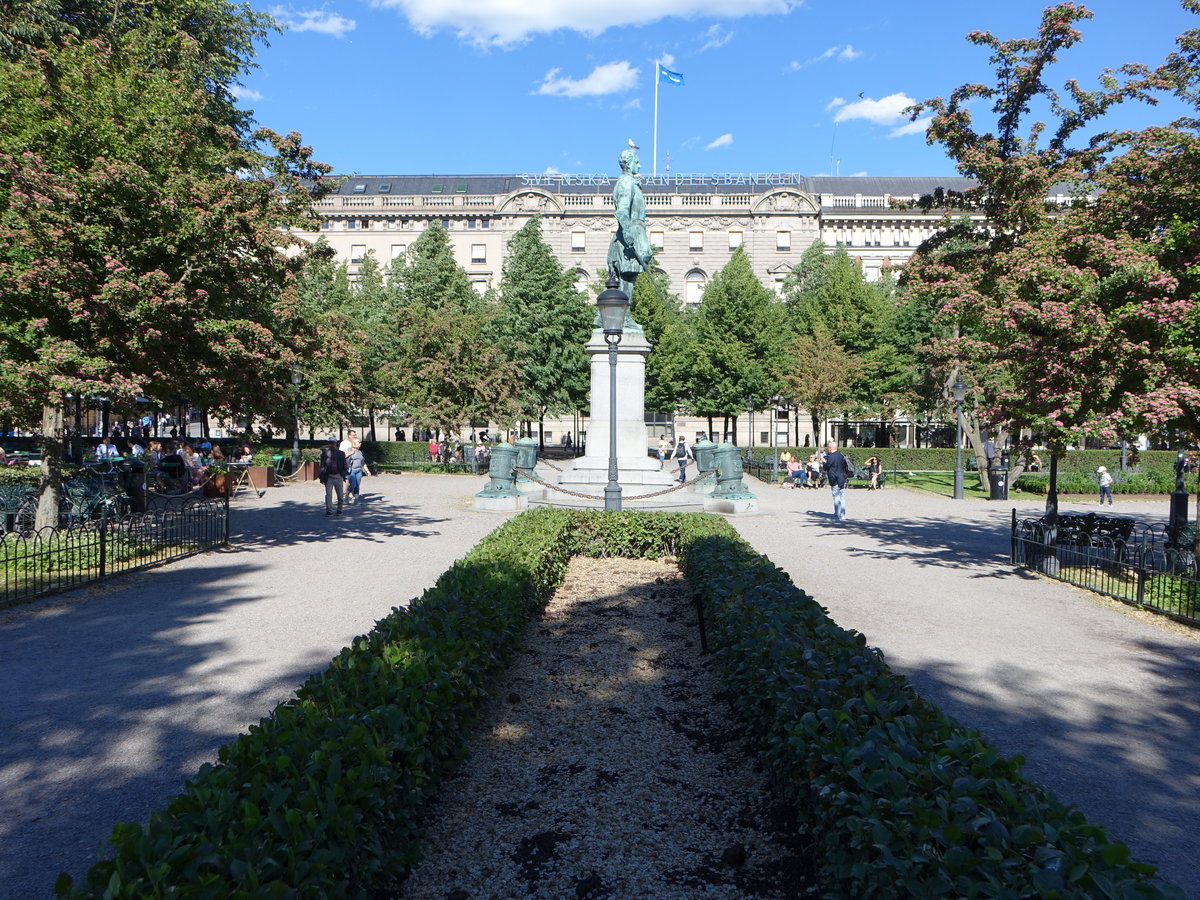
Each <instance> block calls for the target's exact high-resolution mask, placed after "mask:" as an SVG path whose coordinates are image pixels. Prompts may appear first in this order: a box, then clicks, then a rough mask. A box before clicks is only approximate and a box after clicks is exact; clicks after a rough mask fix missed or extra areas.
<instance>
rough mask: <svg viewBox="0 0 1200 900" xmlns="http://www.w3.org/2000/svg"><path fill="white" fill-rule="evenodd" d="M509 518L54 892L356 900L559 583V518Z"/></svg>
mask: <svg viewBox="0 0 1200 900" xmlns="http://www.w3.org/2000/svg"><path fill="white" fill-rule="evenodd" d="M547 513H548V514H544V515H539V516H533V517H522V518H521V519H520V520H519V521H514V522H509V523H508V524H506V525H504V526H503V527H501V528H500V529H498V530H497V531H496V532H495V533H493V534H492V535H491V536H489V537H487V538H485V539H484V540H483V541H482V542H480V543H479V544H478V545H477V546H476V547H475V549H473V550H472V551H471V552H470V553H469V554H468V555H467V556H465V557H464V558H463V559H462V560H460V561H459V562H457V563H455V564H454V565H453V566H452V567H451V568H450V569H449V570H447V571H446V572H445V573H444V574H443V575H442V576H441V577H440V578H439V579H438V581H437V584H436V585H435V586H434V587H432V588H430V589H429V590H428V591H426V592H425V594H424V595H422V596H421V597H420V598H419V599H417V600H414V601H413V603H412V605H411V607H410V608H409V609H408V610H404V609H400V608H397V609H395V610H393V611H392V613H391V614H390V615H389V616H387V617H386V618H385V619H383V620H381V621H380V622H378V623H377V624H376V626H375V628H374V629H373V630H372V631H371V632H370V634H368V635H366V636H365V637H359V638H356V639H355V640H354V641H353V643H352V644H351V645H350V646H349V647H347V648H346V649H344V650H343V651H342V652H341V653H340V654H339V655H338V656H337V657H336V658H335V659H334V660H333V662H332V664H331V665H330V667H329V668H328V669H327V670H326V671H324V672H321V673H320V674H317V675H314V676H313V677H312V678H310V679H309V680H308V681H307V682H305V684H304V685H303V686H302V687H301V688H300V690H299V691H298V692H297V696H296V698H295V699H294V700H291V701H288V702H286V703H284V704H282V705H280V706H278V707H276V709H275V710H274V711H273V712H272V713H271V715H269V716H268V717H267V718H265V719H263V720H262V721H261V722H259V724H257V725H255V726H252V727H251V728H250V731H249V733H248V734H245V735H242V736H241V737H239V738H238V739H237V740H235V741H234V742H233V743H232V744H230V745H228V746H226V747H224V748H222V750H221V751H220V754H219V761H218V763H217V764H216V765H215V766H208V765H206V766H204V767H203V768H202V769H201V770H200V773H199V774H198V775H197V776H196V777H195V778H194V779H192V780H191V781H190V782H189V783H188V784H187V786H186V787H185V789H184V792H183V793H182V794H181V795H179V796H177V797H175V798H173V799H172V800H171V801H170V802H169V803H168V805H167V808H166V810H165V811H164V812H159V813H155V814H154V815H152V816H151V817H150V820H149V823H148V824H147V826H146V827H144V828H143V827H141V826H139V825H135V824H120V825H118V826H116V828H115V829H114V831H113V835H112V844H113V848H114V852H113V856H112V858H111V859H106V860H103V861H101V862H99V863H97V864H96V865H94V866H93V867H92V869H91V870H90V871H89V872H88V875H87V883H86V885H84V886H78V887H75V886H72V885H71V883H70V879H69V878H67V877H66V876H61V877H60V878H59V882H58V883H57V884H56V891H57V893H58V895H59V896H68V897H105V898H126V897H151V896H153V897H158V896H168V895H169V896H176V897H211V898H227V897H243V896H245V897H248V896H279V897H289V896H290V897H366V896H370V895H372V894H374V893H378V892H380V891H382V890H384V889H386V888H387V886H388V885H389V884H390V883H391V882H392V881H393V880H394V879H396V878H397V877H398V876H400V875H402V874H403V873H404V872H405V871H406V870H407V868H408V867H409V866H411V865H412V863H413V862H414V861H415V859H416V858H417V829H416V824H415V823H416V813H417V810H418V809H419V807H420V806H421V804H422V802H423V801H424V800H425V799H426V798H427V797H428V796H429V795H430V793H431V792H432V791H433V790H434V788H435V786H436V785H437V783H438V780H439V778H440V776H441V775H442V774H443V773H444V772H445V771H446V770H447V769H448V768H450V767H451V766H453V765H454V764H455V763H456V762H457V761H458V760H459V759H460V758H461V756H462V754H463V751H464V748H465V746H466V741H467V737H468V735H469V733H470V729H471V726H472V724H473V722H474V719H475V713H476V708H477V705H478V704H477V701H478V700H479V698H480V696H481V695H482V694H483V693H484V692H485V691H486V690H487V689H488V688H489V687H490V686H491V685H492V684H493V683H494V681H495V679H496V677H497V676H498V675H499V674H500V673H501V672H502V671H503V669H504V668H505V666H506V665H507V662H508V660H509V658H510V656H511V655H512V653H513V652H514V651H515V650H516V649H517V647H518V646H519V644H520V641H521V637H522V635H523V633H524V629H525V626H526V623H527V621H528V618H529V616H530V614H531V613H532V612H533V611H534V610H535V609H536V608H537V607H538V606H539V605H540V604H541V603H542V602H543V601H544V600H545V598H546V597H548V596H549V593H550V592H551V591H552V590H553V589H554V587H555V586H556V585H557V584H558V583H559V582H560V581H561V578H562V573H563V571H564V569H565V565H566V561H567V559H568V557H569V555H570V554H569V549H568V546H567V541H568V538H569V534H570V530H569V528H568V527H567V525H568V520H567V517H566V515H565V514H564V513H562V512H558V511H547Z"/></svg>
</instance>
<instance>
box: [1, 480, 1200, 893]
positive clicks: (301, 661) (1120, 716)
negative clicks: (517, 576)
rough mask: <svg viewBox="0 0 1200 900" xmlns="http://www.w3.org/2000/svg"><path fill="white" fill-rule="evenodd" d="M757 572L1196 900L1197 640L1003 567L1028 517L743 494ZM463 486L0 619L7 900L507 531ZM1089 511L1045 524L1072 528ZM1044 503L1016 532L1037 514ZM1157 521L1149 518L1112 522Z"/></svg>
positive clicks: (42, 888) (240, 510) (855, 494)
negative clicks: (768, 573)
mask: <svg viewBox="0 0 1200 900" xmlns="http://www.w3.org/2000/svg"><path fill="white" fill-rule="evenodd" d="M747 481H748V483H750V484H751V485H752V490H754V491H756V492H757V493H758V496H759V500H760V507H761V511H762V514H761V515H758V516H753V517H746V518H741V519H735V520H733V524H734V525H735V527H736V528H737V529H738V530H739V531H740V532H741V534H742V535H743V536H745V537H746V539H747V540H748V541H750V542H751V543H752V544H753V545H754V546H755V547H756V548H757V549H758V550H759V551H760V552H763V553H766V554H767V555H769V556H770V557H771V558H772V559H773V560H774V561H775V562H776V564H778V565H780V566H781V567H783V568H784V569H786V570H787V571H788V573H789V574H790V575H791V576H792V578H793V579H794V580H795V581H796V583H797V584H798V585H799V586H800V587H801V588H803V589H804V590H806V591H808V592H809V593H811V594H813V595H814V596H816V598H817V599H818V601H819V602H820V603H821V604H822V605H824V606H826V607H827V608H829V610H830V613H831V615H832V616H833V617H834V619H836V620H837V621H838V623H839V624H841V625H843V626H845V627H848V628H855V629H858V630H860V631H862V632H863V633H864V634H866V636H867V639H868V641H869V642H870V643H872V644H873V645H875V646H878V647H881V648H882V649H883V650H884V652H885V653H886V655H887V659H888V661H889V663H890V664H891V665H892V667H893V668H894V669H895V670H896V671H898V672H901V673H903V674H905V675H907V676H908V677H909V678H910V679H911V680H912V681H913V683H914V685H915V686H916V687H917V689H918V690H919V691H921V692H922V693H923V694H924V695H925V696H927V697H928V698H929V699H931V700H932V701H934V702H935V703H937V704H939V705H940V706H941V707H942V708H943V709H945V710H946V711H947V712H949V713H950V714H952V715H954V716H956V717H957V718H958V719H959V720H960V721H962V722H963V723H965V724H967V725H970V726H973V727H976V728H978V729H980V730H981V731H982V732H983V733H984V734H985V736H986V737H988V738H989V739H990V740H991V741H993V742H994V743H995V744H997V745H998V746H999V747H1000V748H1001V749H1002V750H1004V751H1005V752H1007V753H1021V754H1022V755H1024V756H1025V757H1026V759H1027V760H1028V765H1027V767H1026V771H1027V773H1028V774H1029V775H1030V776H1031V777H1032V778H1035V779H1037V780H1039V781H1040V782H1042V783H1043V784H1045V785H1046V786H1047V787H1049V788H1051V789H1053V790H1054V791H1055V792H1056V793H1057V794H1058V795H1059V797H1060V798H1061V799H1062V800H1064V801H1066V802H1069V803H1075V804H1078V805H1079V806H1080V807H1082V808H1083V810H1084V811H1085V813H1086V814H1087V816H1088V818H1089V819H1090V820H1092V821H1094V822H1096V823H1098V824H1102V825H1105V826H1106V827H1107V828H1108V829H1109V830H1110V832H1111V833H1112V834H1113V835H1114V836H1115V837H1117V838H1118V839H1120V840H1123V841H1125V842H1127V843H1128V844H1129V845H1130V846H1131V848H1132V849H1133V852H1134V855H1135V856H1136V857H1137V858H1139V859H1141V860H1145V861H1147V862H1154V863H1156V864H1158V865H1160V866H1161V867H1162V869H1163V874H1164V877H1166V878H1168V879H1169V880H1171V881H1173V882H1175V883H1176V884H1178V885H1179V886H1180V887H1182V888H1184V890H1185V892H1186V893H1187V895H1188V896H1189V897H1195V898H1200V873H1198V872H1197V867H1196V865H1195V860H1196V859H1198V858H1200V689H1198V688H1197V685H1198V684H1200V636H1198V634H1197V633H1195V632H1191V631H1188V630H1186V629H1183V628H1180V627H1177V626H1173V625H1164V624H1163V623H1162V620H1160V619H1158V618H1153V617H1149V616H1144V615H1139V614H1130V613H1128V612H1127V611H1126V609H1125V608H1124V607H1121V606H1118V605H1116V604H1112V603H1109V602H1107V601H1103V600H1097V599H1095V597H1094V595H1091V594H1088V593H1086V592H1083V591H1078V590H1076V589H1074V588H1070V587H1068V586H1065V585H1061V584H1057V583H1054V582H1050V581H1047V580H1043V579H1040V578H1036V577H1034V576H1031V575H1029V574H1028V573H1017V572H1014V571H1012V569H1011V568H1010V567H1009V566H1008V564H1007V553H1008V533H1009V531H1008V520H1009V515H1010V511H1011V509H1012V507H1013V506H1014V505H1016V506H1022V505H1021V504H1010V503H987V502H984V501H953V500H949V499H946V498H942V497H935V496H930V495H925V494H920V493H915V492H910V491H905V490H901V489H897V488H888V489H886V490H884V491H878V492H868V491H865V490H853V491H850V492H848V493H847V508H848V514H849V519H848V520H847V521H846V522H842V523H839V522H835V521H834V520H833V519H832V517H831V516H830V515H829V511H830V509H831V502H830V497H829V492H828V491H827V490H821V491H801V490H798V491H785V490H780V489H778V488H775V487H768V486H766V485H760V484H759V483H758V482H755V481H754V480H753V479H747ZM482 485H483V479H482V478H472V477H466V476H436V475H403V476H387V477H381V478H378V479H368V480H367V482H365V485H364V487H365V489H366V490H367V492H368V494H369V495H372V496H370V498H369V502H368V503H366V504H364V505H363V506H361V507H349V508H348V509H347V510H346V512H345V514H344V515H342V516H340V517H334V518H330V519H326V518H325V517H324V513H323V501H322V492H321V489H320V487H319V486H318V485H315V484H309V485H293V486H289V487H286V488H279V489H274V490H271V491H269V492H268V493H267V495H266V496H265V497H263V499H261V500H255V499H252V498H243V499H239V500H237V501H235V503H234V508H233V529H234V535H235V545H234V546H233V547H232V548H231V549H230V550H227V551H222V552H219V553H212V554H206V555H203V556H199V557H195V558H193V559H190V560H185V561H182V562H179V563H174V564H171V565H168V566H164V567H162V568H159V569H154V570H150V571H148V572H143V573H140V574H136V575H132V576H126V577H124V578H118V579H114V580H113V581H111V582H109V583H107V584H105V585H102V586H97V587H91V588H86V589H83V590H80V591H76V592H74V593H72V594H67V595H60V596H57V597H51V598H49V599H46V600H42V601H39V602H37V603H34V604H29V605H25V606H20V607H16V608H14V609H11V610H8V611H6V612H4V613H2V614H0V646H3V648H4V653H3V654H0V683H3V684H6V685H9V686H10V688H9V697H8V698H6V699H7V704H6V705H2V706H0V729H2V733H3V734H4V735H5V741H4V742H3V744H2V745H0V897H3V898H21V900H26V898H42V897H49V896H50V895H51V893H52V891H51V886H52V884H53V881H54V878H55V876H56V875H57V873H58V872H59V871H60V870H62V869H64V868H65V869H67V870H69V871H70V872H72V874H76V875H79V874H81V873H82V872H83V871H85V870H86V868H87V866H88V864H89V863H90V862H91V861H92V859H93V858H94V857H95V853H96V850H97V847H98V846H99V845H100V844H101V843H102V842H103V841H104V840H105V839H106V838H107V836H108V834H109V832H110V831H111V829H112V825H113V824H114V823H115V822H117V821H120V820H133V821H141V820H144V819H145V817H146V816H147V815H148V814H149V813H150V812H151V811H152V810H155V809H159V808H161V807H162V805H163V802H164V800H165V799H166V798H167V797H168V796H170V795H171V794H174V793H176V792H178V790H179V789H180V787H181V786H182V784H183V781H184V780H185V779H186V778H188V777H190V776H191V775H193V774H194V773H195V772H196V770H197V769H198V768H199V766H200V765H201V764H202V763H203V762H205V761H210V760H212V759H213V758H214V757H215V754H216V750H217V748H218V747H220V746H221V745H222V744H224V743H226V742H228V741H229V740H230V739H231V738H232V737H233V736H234V735H236V734H237V733H238V732H239V731H242V730H244V729H245V728H246V726H248V725H249V724H251V723H253V722H256V721H257V720H258V719H259V718H261V717H262V716H263V715H264V714H266V713H267V712H268V711H269V710H270V709H271V708H272V707H273V706H274V705H275V704H276V703H278V702H280V701H281V700H283V699H285V698H286V697H287V696H288V695H289V694H290V693H291V692H292V691H293V690H294V689H295V687H296V686H297V685H299V684H300V683H301V682H302V681H303V680H304V678H305V677H307V676H308V675H309V674H311V673H312V672H314V671H317V670H319V669H321V668H322V667H324V666H325V665H326V663H327V662H328V660H329V658H330V657H331V656H333V655H334V654H335V653H337V652H338V650H340V649H341V648H342V647H343V646H344V645H345V644H346V643H347V642H348V641H350V640H351V639H352V638H353V637H354V636H355V635H358V634H361V633H363V632H365V631H367V630H368V629H370V627H371V626H372V624H373V623H374V622H375V621H376V620H377V619H379V618H381V617H382V616H384V615H386V614H387V612H388V611H389V609H390V608H391V607H392V606H394V605H403V604H405V603H407V602H408V600H409V599H410V598H412V597H413V596H416V595H418V594H420V592H421V591H422V590H424V589H425V588H426V587H427V586H429V585H430V584H432V583H433V581H434V580H435V579H436V578H437V576H438V575H439V574H441V572H442V571H444V570H445V568H446V567H447V566H448V565H449V564H450V563H451V562H452V561H453V560H455V559H457V558H459V557H460V556H462V555H463V554H464V553H465V552H466V551H467V550H468V549H470V548H471V547H472V546H473V545H474V544H475V543H476V542H477V541H478V540H479V539H480V538H482V537H483V536H484V535H485V534H486V533H487V532H489V531H491V530H492V529H493V528H495V527H497V526H498V525H500V524H501V522H503V521H504V518H505V517H503V516H497V515H494V514H484V513H476V512H473V511H470V510H469V508H468V498H469V497H470V496H471V495H472V494H473V493H475V491H477V490H479V489H480V487H482ZM1075 507H1079V508H1080V509H1084V508H1092V507H1085V505H1084V504H1070V503H1065V504H1063V509H1064V511H1067V510H1070V509H1073V508H1075ZM1038 510H1039V507H1038V505H1037V504H1024V508H1023V511H1024V512H1028V513H1030V514H1033V515H1036V514H1037V513H1038ZM1115 512H1117V513H1118V514H1132V515H1135V516H1137V517H1139V518H1145V519H1147V520H1150V519H1155V520H1161V519H1164V518H1165V516H1166V502H1165V501H1161V502H1150V501H1131V502H1127V503H1120V502H1119V503H1118V504H1117V506H1116V507H1115Z"/></svg>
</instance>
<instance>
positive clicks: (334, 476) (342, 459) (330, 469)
mask: <svg viewBox="0 0 1200 900" xmlns="http://www.w3.org/2000/svg"><path fill="white" fill-rule="evenodd" d="M348 473H349V470H348V469H347V468H346V454H345V453H343V452H342V451H341V450H340V449H338V442H337V441H336V440H334V439H333V438H330V439H329V443H327V444H326V445H325V447H324V449H323V450H321V463H320V468H319V469H318V476H319V477H320V479H321V484H323V485H325V515H327V516H332V515H334V509H333V495H334V494H337V513H336V514H337V515H339V516H340V515H341V514H342V503H343V502H344V500H345V491H346V475H347V474H348Z"/></svg>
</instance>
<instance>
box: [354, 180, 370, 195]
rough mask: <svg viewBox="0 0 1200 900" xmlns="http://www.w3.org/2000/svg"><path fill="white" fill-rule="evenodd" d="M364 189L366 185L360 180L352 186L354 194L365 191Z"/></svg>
mask: <svg viewBox="0 0 1200 900" xmlns="http://www.w3.org/2000/svg"><path fill="white" fill-rule="evenodd" d="M366 190H367V186H366V185H365V184H363V183H361V182H360V183H359V184H356V185H355V186H354V193H356V194H363V193H366Z"/></svg>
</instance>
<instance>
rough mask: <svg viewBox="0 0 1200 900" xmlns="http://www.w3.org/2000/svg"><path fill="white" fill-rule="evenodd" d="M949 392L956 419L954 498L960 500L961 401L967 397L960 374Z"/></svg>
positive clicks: (961, 487)
mask: <svg viewBox="0 0 1200 900" xmlns="http://www.w3.org/2000/svg"><path fill="white" fill-rule="evenodd" d="M950 393H951V394H953V395H954V412H955V415H956V416H957V419H958V427H957V428H956V429H955V432H954V452H955V456H954V499H955V500H961V499H962V498H963V465H962V436H963V417H962V407H963V401H964V400H966V399H967V383H966V382H965V381H963V378H962V375H961V374H960V375H958V376H956V377H955V379H954V384H952V385H951V386H950Z"/></svg>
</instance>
